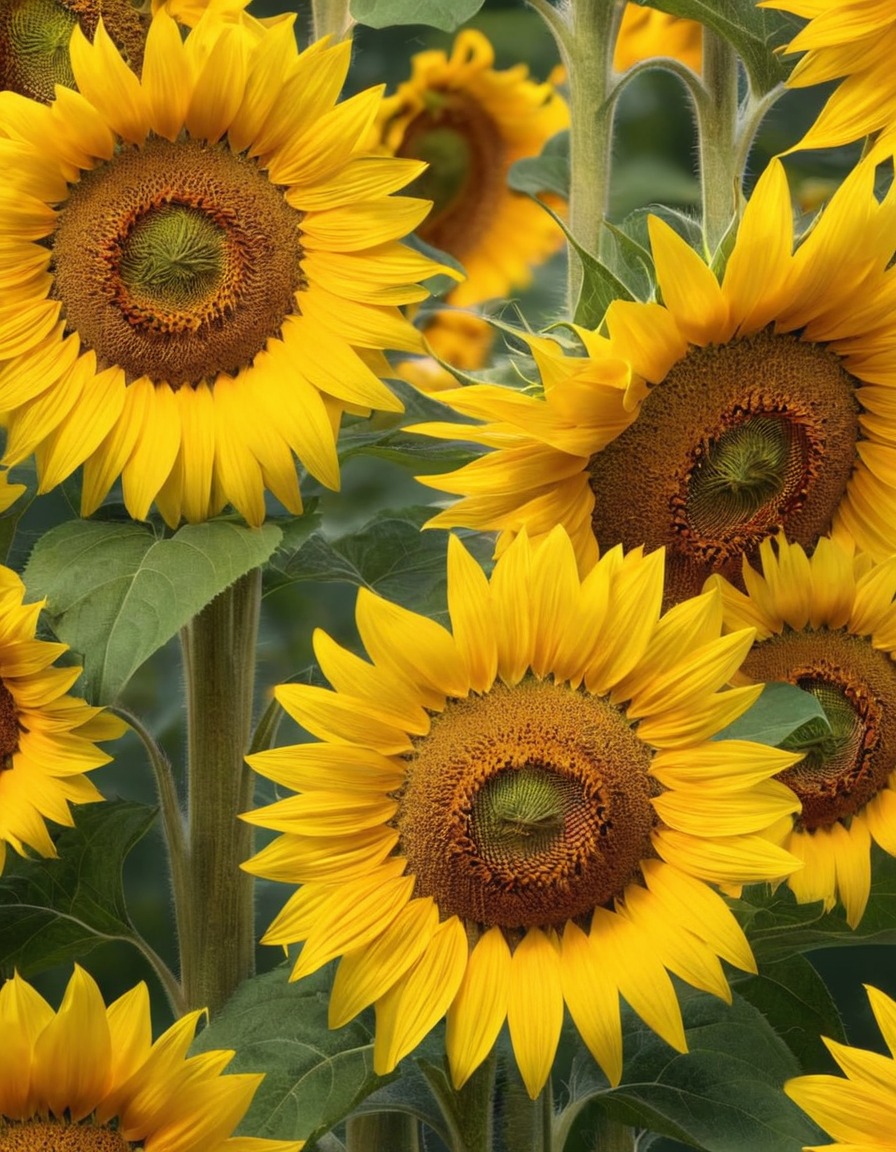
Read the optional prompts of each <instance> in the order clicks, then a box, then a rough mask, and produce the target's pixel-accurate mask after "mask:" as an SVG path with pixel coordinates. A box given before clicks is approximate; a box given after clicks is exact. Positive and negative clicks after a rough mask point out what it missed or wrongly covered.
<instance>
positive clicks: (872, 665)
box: [742, 630, 896, 831]
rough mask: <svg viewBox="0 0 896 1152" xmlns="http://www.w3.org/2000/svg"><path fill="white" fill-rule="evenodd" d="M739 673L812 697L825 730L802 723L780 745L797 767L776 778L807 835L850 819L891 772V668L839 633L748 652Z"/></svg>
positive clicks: (895, 718)
mask: <svg viewBox="0 0 896 1152" xmlns="http://www.w3.org/2000/svg"><path fill="white" fill-rule="evenodd" d="M742 670H743V671H744V672H745V673H746V675H748V676H749V677H750V678H751V679H754V680H787V681H789V682H790V683H791V684H796V685H798V686H799V687H800V688H802V689H804V690H805V691H807V692H811V693H812V694H813V695H814V696H815V697H816V699H817V700H818V701H819V703H820V704H821V706H822V708H823V709H824V712H825V716H826V717H827V720H828V725H829V728H828V727H826V726H825V725H823V724H820V723H819V722H818V721H809V722H808V723H806V724H804V725H802V726H801V727H800V728H798V729H797V730H796V731H795V732H794V733H792V735H791V736H790V737H789V739H788V740H787V741H786V747H787V748H789V749H791V750H794V751H801V752H804V753H805V755H804V757H803V759H802V760H801V761H800V762H799V763H798V764H794V766H793V767H792V768H788V769H787V770H786V771H784V772H782V773H781V774H780V776H779V779H780V780H783V781H784V783H785V784H787V785H788V787H790V788H792V789H793V791H794V792H796V794H797V796H798V797H799V799H800V803H801V804H802V810H801V812H800V817H799V820H800V823H801V825H802V827H804V828H806V829H807V830H809V831H812V830H813V829H815V828H822V827H829V826H830V825H832V824H834V823H836V822H837V821H838V820H843V819H845V818H848V817H850V816H853V815H854V814H855V813H856V812H858V811H859V810H860V809H862V808H863V807H864V806H865V805H866V804H867V803H868V802H869V801H870V800H871V799H873V798H874V796H875V795H877V793H878V792H879V791H880V790H881V788H883V787H884V786H885V785H886V783H887V779H888V777H889V776H890V773H891V772H893V771H894V769H896V666H894V663H893V661H892V660H891V659H890V657H889V655H888V654H887V653H885V652H880V651H878V650H877V649H875V648H873V647H872V645H871V643H870V641H868V640H865V639H862V638H860V637H858V636H852V635H850V634H849V633H847V632H842V631H833V632H829V631H825V630H820V631H818V632H812V631H809V632H789V631H785V632H783V633H782V634H781V635H780V636H772V637H770V638H769V639H768V640H764V641H762V643H760V644H757V645H755V646H754V648H753V649H752V651H751V652H750V653H749V654H748V655H747V658H746V660H745V661H744V663H743V667H742Z"/></svg>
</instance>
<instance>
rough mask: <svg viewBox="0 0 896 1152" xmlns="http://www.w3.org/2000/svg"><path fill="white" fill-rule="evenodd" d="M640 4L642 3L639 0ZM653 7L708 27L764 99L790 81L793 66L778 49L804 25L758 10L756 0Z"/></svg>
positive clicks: (676, 0)
mask: <svg viewBox="0 0 896 1152" xmlns="http://www.w3.org/2000/svg"><path fill="white" fill-rule="evenodd" d="M638 3H641V0H638ZM650 7H651V8H659V9H660V11H661V12H669V13H670V14H671V15H673V16H684V17H686V18H687V19H689V20H697V21H699V22H700V23H701V24H706V25H707V26H708V27H710V28H712V29H713V30H714V31H716V32H718V34H719V35H720V36H723V37H724V38H725V39H726V40H727V41H728V42H729V43H730V44H732V45H733V46H734V48H735V49H736V50H737V52H738V54H739V56H740V57H741V59H742V60H743V62H744V67H745V68H746V70H747V75H748V76H749V77H750V85H751V87H752V89H753V92H754V93H755V95H757V96H763V95H764V94H765V93H766V92H768V91H770V89H772V88H774V86H775V85H776V84H780V83H783V81H784V80H786V79H787V77H788V75H789V73H790V68H791V67H792V65H791V64H790V63H785V62H784V61H783V60H782V59H781V57H780V56H778V55H776V54H775V48H777V47H779V46H780V45H782V44H786V43H787V42H788V41H789V40H791V39H792V38H793V36H794V34H795V33H796V31H797V29H798V28H799V27H800V25H801V21H798V20H795V19H794V18H793V17H792V16H789V15H787V14H785V13H783V12H773V11H772V10H771V9H767V8H757V7H756V5H755V3H754V2H753V0H650Z"/></svg>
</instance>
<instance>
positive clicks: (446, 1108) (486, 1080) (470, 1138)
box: [420, 1048, 498, 1152]
mask: <svg viewBox="0 0 896 1152" xmlns="http://www.w3.org/2000/svg"><path fill="white" fill-rule="evenodd" d="M497 1067H498V1056H497V1052H496V1051H495V1049H494V1048H493V1049H492V1050H491V1052H490V1053H489V1054H488V1056H487V1057H486V1058H485V1060H483V1062H482V1063H481V1064H480V1065H479V1067H478V1068H477V1069H476V1071H475V1072H474V1073H473V1074H472V1076H471V1077H470V1078H469V1080H468V1081H467V1082H466V1084H464V1086H463V1088H455V1087H454V1086H453V1085H452V1083H451V1077H450V1075H449V1074H448V1072H447V1070H446V1069H444V1068H440V1067H438V1066H437V1065H435V1064H429V1063H428V1062H427V1061H425V1060H421V1061H420V1070H421V1072H422V1073H423V1075H424V1076H425V1078H426V1082H427V1083H428V1084H429V1087H430V1089H431V1091H432V1094H433V1096H435V1098H436V1100H437V1101H438V1104H439V1109H440V1110H441V1113H442V1116H443V1117H444V1119H445V1123H446V1124H447V1126H448V1132H449V1135H450V1137H451V1152H492V1150H493V1148H494V1146H495V1141H494V1126H495V1121H494V1117H495V1072H496V1070H497Z"/></svg>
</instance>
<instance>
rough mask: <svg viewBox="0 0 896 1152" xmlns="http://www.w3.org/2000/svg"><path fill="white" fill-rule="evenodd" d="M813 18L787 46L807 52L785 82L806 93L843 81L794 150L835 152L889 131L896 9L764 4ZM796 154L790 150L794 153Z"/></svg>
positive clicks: (795, 0)
mask: <svg viewBox="0 0 896 1152" xmlns="http://www.w3.org/2000/svg"><path fill="white" fill-rule="evenodd" d="M759 7H760V8H779V9H783V11H785V12H792V13H794V14H795V15H797V16H804V17H807V18H808V19H809V23H808V24H807V25H806V27H805V28H803V29H801V31H800V32H798V33H797V35H796V36H795V37H794V38H793V39H792V40H791V41H790V43H789V44H788V45H787V49H786V50H787V51H788V52H804V53H805V55H804V56H803V58H802V59H801V60H800V61H799V62H798V63H797V65H796V67H795V68H794V70H793V72H792V73H791V74H790V78H789V79H788V81H787V83H788V84H789V85H790V87H792V88H806V87H809V86H810V85H812V84H822V83H824V82H826V81H829V80H840V81H841V82H840V84H838V85H837V87H836V88H835V89H834V92H833V93H832V95H831V96H830V97H829V98H828V100H827V103H826V104H825V106H824V108H822V110H821V112H820V113H819V115H818V118H817V119H816V121H815V123H814V124H813V125H812V127H811V128H810V129H809V131H808V132H807V133H806V134H805V136H803V138H802V139H801V140H800V142H799V144H797V145H795V146H794V148H835V147H837V146H838V145H840V144H849V143H850V141H852V140H859V139H861V137H863V136H867V135H869V134H870V133H872V132H879V131H881V130H882V129H886V128H889V127H890V126H891V125H892V124H893V121H894V119H896V77H894V74H893V54H894V52H896V10H894V8H893V5H892V4H889V3H887V0H872V2H871V3H869V2H868V0H762V2H761V3H760V5H759ZM793 150H794V149H791V151H793Z"/></svg>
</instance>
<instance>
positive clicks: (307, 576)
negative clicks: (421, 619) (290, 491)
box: [270, 505, 448, 614]
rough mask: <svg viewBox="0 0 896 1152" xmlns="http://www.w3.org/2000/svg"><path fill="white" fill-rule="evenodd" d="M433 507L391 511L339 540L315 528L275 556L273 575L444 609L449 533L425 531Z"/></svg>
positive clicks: (428, 609) (421, 607) (436, 610)
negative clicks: (351, 587)
mask: <svg viewBox="0 0 896 1152" xmlns="http://www.w3.org/2000/svg"><path fill="white" fill-rule="evenodd" d="M434 511H435V510H434V509H433V508H430V507H428V506H425V505H424V506H415V507H412V508H404V509H402V510H401V511H399V512H394V511H390V510H386V511H383V512H380V513H378V514H377V515H376V516H374V517H373V519H372V520H370V521H369V522H368V523H367V524H364V525H363V526H362V527H360V528H358V529H356V530H355V531H353V532H347V533H346V534H345V535H343V536H338V537H336V538H335V539H332V538H329V537H327V536H325V535H324V534H323V533H322V532H315V533H314V534H313V535H312V536H310V537H309V538H308V539H307V540H306V541H305V542H304V543H302V544H301V546H300V547H299V548H298V549H296V550H295V551H291V552H283V553H278V554H276V555H275V556H274V558H273V560H272V561H271V565H270V568H271V579H272V580H273V581H274V582H275V583H280V584H287V583H292V582H294V581H303V580H318V581H323V582H326V583H329V582H336V583H343V584H353V585H355V586H356V587H358V588H369V589H370V590H371V591H373V592H377V593H378V594H379V595H380V596H384V597H385V598H386V599H387V600H394V601H396V602H397V603H399V604H401V605H403V606H404V607H405V608H410V609H412V610H413V611H415V612H426V613H433V614H438V613H440V612H443V611H444V608H445V587H446V584H445V581H446V576H445V563H446V561H445V556H446V549H447V547H448V538H447V536H446V534H445V533H444V532H421V531H420V529H421V528H422V526H423V525H424V523H425V522H426V521H427V520H429V519H431V518H432V516H433V514H434Z"/></svg>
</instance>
